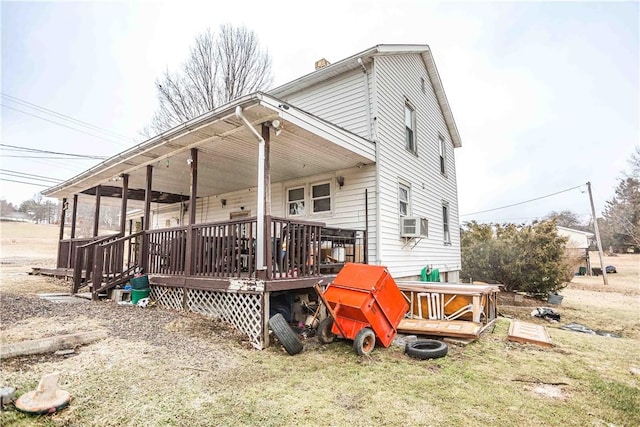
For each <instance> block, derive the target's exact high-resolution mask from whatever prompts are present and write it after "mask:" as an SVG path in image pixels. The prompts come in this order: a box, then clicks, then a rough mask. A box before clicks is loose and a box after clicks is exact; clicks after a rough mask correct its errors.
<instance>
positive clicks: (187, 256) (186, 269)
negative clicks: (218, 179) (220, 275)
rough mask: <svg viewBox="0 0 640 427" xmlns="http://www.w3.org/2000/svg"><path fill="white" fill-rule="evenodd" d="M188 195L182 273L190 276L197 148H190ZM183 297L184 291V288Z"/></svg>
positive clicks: (196, 194) (196, 187)
mask: <svg viewBox="0 0 640 427" xmlns="http://www.w3.org/2000/svg"><path fill="white" fill-rule="evenodd" d="M189 172H190V175H191V185H190V190H191V191H190V197H189V227H188V228H187V247H186V251H185V252H186V253H185V266H184V273H185V275H187V276H191V274H192V273H193V252H194V251H193V245H194V243H195V242H194V233H193V225H194V224H195V222H196V202H197V200H198V149H197V148H192V149H191V164H190V170H189ZM184 292H185V294H184V295H185V298H186V292H187V290H186V289H185V291H184Z"/></svg>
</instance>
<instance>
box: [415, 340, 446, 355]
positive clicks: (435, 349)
mask: <svg viewBox="0 0 640 427" xmlns="http://www.w3.org/2000/svg"><path fill="white" fill-rule="evenodd" d="M404 351H405V353H407V354H408V355H409V356H411V357H415V358H416V359H420V360H426V359H437V358H439V357H444V356H446V355H447V352H448V351H449V347H447V344H446V343H444V342H442V341H438V340H418V341H414V342H410V343H408V344H407V346H406V347H405V350H404Z"/></svg>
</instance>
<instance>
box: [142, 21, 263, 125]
mask: <svg viewBox="0 0 640 427" xmlns="http://www.w3.org/2000/svg"><path fill="white" fill-rule="evenodd" d="M271 82H272V73H271V57H270V56H269V53H268V52H267V51H266V50H265V49H262V48H261V46H260V43H259V41H258V37H257V36H256V34H255V33H254V32H253V31H251V30H248V29H247V28H245V27H234V26H232V25H230V24H225V25H222V26H220V30H219V31H218V33H214V32H213V31H211V29H207V30H205V31H204V32H202V33H200V34H199V35H198V36H197V37H196V39H195V42H194V45H193V46H192V47H191V50H190V52H189V57H188V58H187V61H186V62H185V63H184V64H183V66H182V68H181V69H180V70H179V71H177V72H175V73H171V72H169V71H168V70H167V71H165V73H164V76H162V78H160V79H158V80H156V87H157V89H158V100H159V102H160V106H159V108H158V110H157V111H156V113H155V114H154V116H153V118H152V120H151V124H150V125H149V126H148V127H147V128H146V129H144V130H143V132H142V133H143V134H144V135H145V136H147V137H148V136H152V135H154V134H157V133H160V132H163V131H165V130H167V129H170V128H172V127H174V126H177V125H179V124H180V123H183V122H185V121H187V120H190V119H192V118H194V117H197V116H199V115H201V114H203V113H206V112H207V111H210V110H212V109H214V108H216V107H217V106H219V105H223V104H225V103H227V102H229V101H232V100H234V99H236V98H238V97H240V96H242V95H245V94H248V93H252V92H255V91H258V90H261V89H265V88H267V87H268V86H269V85H270V84H271Z"/></svg>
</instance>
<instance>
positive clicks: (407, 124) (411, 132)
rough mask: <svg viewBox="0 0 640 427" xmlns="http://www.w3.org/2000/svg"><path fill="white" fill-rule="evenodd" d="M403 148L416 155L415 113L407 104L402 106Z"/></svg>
mask: <svg viewBox="0 0 640 427" xmlns="http://www.w3.org/2000/svg"><path fill="white" fill-rule="evenodd" d="M404 128H405V135H404V142H405V148H406V149H407V150H409V151H411V152H412V153H414V154H415V153H416V151H417V149H416V111H415V110H414V109H413V107H411V105H409V104H408V103H406V104H404Z"/></svg>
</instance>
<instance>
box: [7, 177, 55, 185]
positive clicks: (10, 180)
mask: <svg viewBox="0 0 640 427" xmlns="http://www.w3.org/2000/svg"><path fill="white" fill-rule="evenodd" d="M0 181H1V182H17V183H18V184H27V185H35V186H36V187H50V186H51V185H50V184H46V185H43V184H36V183H33V182H25V181H17V180H14V179H7V178H0Z"/></svg>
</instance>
